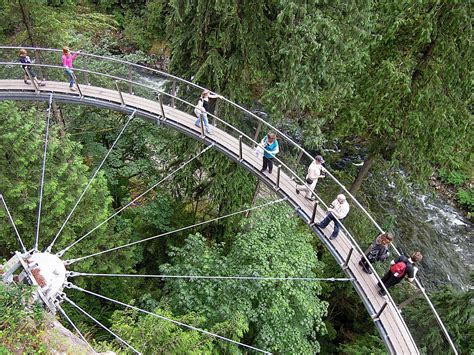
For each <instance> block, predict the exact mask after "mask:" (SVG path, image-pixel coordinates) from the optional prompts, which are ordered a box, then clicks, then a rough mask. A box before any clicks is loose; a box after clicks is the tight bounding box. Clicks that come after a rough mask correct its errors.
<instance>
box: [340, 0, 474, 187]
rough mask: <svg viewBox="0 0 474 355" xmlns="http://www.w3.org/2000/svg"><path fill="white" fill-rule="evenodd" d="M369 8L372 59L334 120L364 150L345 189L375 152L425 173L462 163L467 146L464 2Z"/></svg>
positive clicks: (366, 168)
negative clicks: (372, 22) (372, 15)
mask: <svg viewBox="0 0 474 355" xmlns="http://www.w3.org/2000/svg"><path fill="white" fill-rule="evenodd" d="M374 13H375V17H376V19H377V26H376V28H375V31H376V32H375V34H376V38H378V39H377V41H375V43H374V44H373V45H372V47H371V55H370V58H371V64H370V65H368V67H367V70H366V71H364V73H363V74H362V75H361V77H360V78H359V80H358V84H357V86H356V88H355V92H354V95H353V98H352V99H351V100H349V101H348V102H347V103H346V108H345V110H344V111H343V113H341V114H340V115H339V116H338V117H336V118H335V119H334V122H333V125H334V126H335V127H336V128H338V130H337V134H340V133H341V132H342V133H344V134H345V135H346V136H348V137H360V140H362V141H363V142H364V145H365V146H366V147H367V148H368V151H369V152H368V155H367V157H366V159H365V162H364V165H363V167H362V168H361V170H360V172H359V176H358V177H357V179H356V180H355V181H354V184H353V186H352V191H357V190H358V188H359V187H360V185H361V183H362V181H363V179H364V178H365V176H366V175H367V172H368V171H369V169H370V167H371V166H372V165H373V164H374V163H375V162H376V160H377V158H379V157H383V158H384V159H386V160H388V161H390V162H392V163H393V164H395V165H396V164H399V165H401V166H402V167H403V168H404V169H406V170H407V171H409V172H410V173H412V174H413V175H414V176H417V177H420V178H426V177H427V176H430V175H431V174H432V171H433V166H435V165H440V166H447V167H459V166H462V165H463V164H464V163H465V162H466V161H468V160H469V157H470V154H471V152H472V150H473V149H472V147H473V141H472V139H469V138H470V133H469V132H472V124H473V122H474V121H473V120H472V112H470V106H469V105H470V102H471V91H472V90H471V82H470V73H471V72H472V61H471V60H469V59H468V58H470V53H471V50H470V45H469V43H470V39H471V37H472V31H471V26H470V24H469V19H470V5H469V4H468V3H465V2H458V3H456V2H444V1H430V2H413V1H409V0H407V1H396V2H378V3H377V4H376V6H375V8H374ZM471 164H472V162H471Z"/></svg>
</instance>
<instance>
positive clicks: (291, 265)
mask: <svg viewBox="0 0 474 355" xmlns="http://www.w3.org/2000/svg"><path fill="white" fill-rule="evenodd" d="M241 227H242V232H240V233H239V234H237V235H236V236H235V238H234V241H233V242H232V244H231V245H230V246H228V247H226V246H225V245H217V244H215V243H213V242H211V241H207V240H206V239H204V238H202V237H201V236H200V235H193V236H190V237H188V239H187V240H186V244H185V245H184V247H182V248H175V249H174V251H173V252H172V253H170V255H171V256H172V258H173V263H172V264H171V265H164V266H162V268H161V269H162V272H163V273H166V274H179V275H222V276H237V275H243V276H262V277H263V276H275V277H289V276H293V277H298V276H300V277H315V275H317V273H318V272H319V271H320V270H321V269H322V267H323V265H322V264H321V263H320V262H318V261H317V260H316V258H315V256H314V252H313V249H312V246H311V239H312V236H311V235H310V234H307V233H306V232H303V231H301V230H299V228H298V225H297V220H296V219H295V218H294V216H292V212H289V210H288V209H287V208H286V207H274V208H269V209H267V210H261V211H258V212H254V213H253V214H252V215H251V217H250V218H249V219H248V220H244V221H243V222H242V223H241ZM290 236H291V237H290ZM227 249H228V250H227ZM165 292H166V296H165V298H164V300H163V302H164V303H165V304H170V305H171V307H172V309H174V310H175V312H177V313H178V314H186V313H188V312H197V313H198V314H201V315H204V317H206V318H207V320H208V324H209V325H211V326H212V325H213V324H216V323H220V322H223V321H225V320H227V319H231V318H232V317H233V316H234V315H235V314H242V315H243V316H244V319H245V321H246V322H247V324H248V327H249V330H248V332H246V333H245V334H244V335H243V337H242V339H241V340H242V342H244V343H247V344H253V345H255V346H257V347H260V348H263V349H266V350H269V351H274V352H291V353H312V352H318V351H320V348H319V343H318V341H317V338H318V334H321V333H324V332H325V326H324V324H323V322H322V317H324V315H325V314H326V310H327V304H326V303H325V302H322V301H320V300H319V297H318V295H319V293H320V292H321V286H320V285H319V283H317V282H303V283H295V282H294V281H281V282H275V281H238V280H229V281H215V280H197V281H192V282H190V281H188V280H172V281H171V280H170V281H168V282H167V283H166V291H165Z"/></svg>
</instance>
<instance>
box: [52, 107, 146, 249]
mask: <svg viewBox="0 0 474 355" xmlns="http://www.w3.org/2000/svg"><path fill="white" fill-rule="evenodd" d="M136 112H137V110H133V112H132V114H131V115H130V116H129V117H128V120H127V122H125V125H124V126H123V127H122V130H121V131H120V133H119V134H118V135H117V138H115V140H114V142H113V143H112V146H111V147H110V149H109V150H108V151H107V154H105V156H104V158H103V159H102V161H101V162H100V164H99V166H98V167H97V169H96V170H95V171H94V174H92V177H91V178H90V179H89V182H88V183H87V185H86V187H85V188H84V190H83V191H82V193H81V195H80V196H79V198H78V199H77V201H76V204H75V205H74V207H73V208H72V210H71V212H69V215H68V216H67V217H66V220H65V221H64V223H63V225H62V226H61V228H59V231H58V232H57V233H56V236H55V237H54V239H53V241H52V242H51V244H50V245H49V246H48V248H46V251H48V252H51V249H52V248H53V245H54V243H55V242H56V240H57V239H58V237H59V235H60V234H61V232H62V231H63V229H64V227H65V226H66V224H67V222H68V221H69V219H70V218H71V216H72V214H73V213H74V211H75V210H76V208H77V206H78V205H79V203H80V202H81V200H82V198H83V197H84V195H85V193H86V192H87V190H88V189H89V187H90V186H91V184H92V181H93V180H94V178H95V177H96V175H97V174H98V173H99V170H100V169H101V168H102V165H104V163H105V160H106V159H107V158H108V157H109V155H110V153H111V152H112V149H114V147H115V145H116V144H117V142H118V140H119V139H120V137H121V136H122V134H123V132H124V131H125V129H126V128H127V126H128V124H129V123H130V122H131V120H132V119H133V118H134V117H135V113H136Z"/></svg>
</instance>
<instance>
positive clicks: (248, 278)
mask: <svg viewBox="0 0 474 355" xmlns="http://www.w3.org/2000/svg"><path fill="white" fill-rule="evenodd" d="M67 276H68V277H77V276H101V277H102V276H104V277H135V278H137V277H143V278H156V279H190V280H194V279H196V280H241V281H329V282H338V281H353V279H352V278H336V277H326V278H319V277H265V276H219V275H139V274H94V273H87V272H75V271H71V272H69V273H68V275H67Z"/></svg>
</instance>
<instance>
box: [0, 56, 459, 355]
mask: <svg viewBox="0 0 474 355" xmlns="http://www.w3.org/2000/svg"><path fill="white" fill-rule="evenodd" d="M2 48H3V49H5V48H6V49H12V48H11V47H0V49H2ZM32 50H33V48H32ZM38 50H39V49H38ZM41 51H42V53H46V54H47V53H51V52H52V53H53V54H54V58H56V59H55V61H54V62H52V63H57V57H58V55H59V53H57V52H59V50H48V49H41ZM86 56H89V57H88V58H89V59H90V58H92V59H97V58H99V57H98V56H94V55H86ZM45 57H46V55H45ZM100 59H101V60H109V61H111V62H116V63H114V64H116V65H125V67H126V68H127V70H126V71H125V72H123V71H122V72H121V73H120V74H115V73H112V74H111V73H99V72H96V71H92V70H88V69H85V68H84V67H86V65H85V66H84V67H83V66H81V65H80V64H78V68H77V69H75V71H76V73H77V74H78V75H79V76H83V77H84V79H85V80H84V81H85V82H86V83H87V85H84V84H78V85H77V88H78V90H77V91H75V92H72V91H71V90H70V89H69V86H68V83H66V82H65V78H63V68H62V67H60V66H57V65H49V64H36V65H33V66H35V67H36V68H35V69H36V70H37V71H39V70H42V71H43V75H44V72H46V73H48V74H49V80H48V81H47V85H46V86H44V87H38V86H35V85H26V84H25V83H24V82H23V80H20V79H19V78H22V75H23V73H22V70H21V67H20V66H19V64H18V63H13V62H0V68H2V70H5V69H7V73H9V74H8V75H5V72H2V75H1V76H0V77H1V78H2V79H0V100H35V101H38V100H42V101H48V100H50V98H51V97H52V99H53V100H55V101H58V102H65V103H72V104H81V105H89V106H95V107H100V108H106V109H111V110H115V111H120V112H124V113H127V114H132V113H133V112H134V111H135V112H136V113H135V115H136V116H140V117H143V118H145V119H149V120H153V121H154V122H156V123H157V124H160V125H164V126H167V127H170V128H173V129H176V130H178V131H180V132H182V133H184V134H186V135H188V136H190V137H192V138H194V139H196V140H200V141H202V142H203V143H204V144H205V145H213V148H215V149H216V150H218V151H220V152H222V153H223V154H225V155H226V156H227V157H229V158H230V159H232V160H234V161H235V162H237V163H238V164H240V165H241V166H243V167H244V168H245V169H247V170H248V171H249V172H251V173H252V174H254V175H255V176H257V177H258V179H259V180H260V181H262V182H264V183H265V184H266V185H268V186H269V187H271V188H272V189H274V191H275V192H276V193H277V194H279V195H281V196H282V197H284V198H286V199H287V202H288V203H289V204H290V205H291V206H292V207H293V208H294V209H295V210H296V212H297V214H298V215H299V216H300V217H301V219H302V220H303V221H304V222H305V223H306V224H308V225H309V226H310V227H311V228H312V230H313V231H314V233H315V234H316V235H317V236H318V237H319V238H320V239H321V241H322V242H323V243H324V244H325V245H326V246H327V247H328V249H329V250H330V252H331V254H332V255H333V256H334V258H335V259H336V261H337V262H338V264H339V265H340V266H341V268H342V270H343V271H344V273H345V274H346V275H347V276H348V277H350V278H351V279H352V284H353V286H354V288H355V290H356V291H357V293H358V294H359V296H360V298H361V299H362V301H363V303H364V305H365V307H366V309H367V311H368V313H369V315H370V316H371V317H372V319H373V320H374V322H375V324H376V326H377V328H378V330H379V332H380V334H381V336H382V339H383V340H384V342H385V344H386V347H387V350H388V351H389V352H390V353H397V354H418V353H419V350H418V348H417V345H416V343H415V341H414V339H413V337H412V335H411V333H410V331H409V329H408V327H407V325H406V323H405V321H404V319H403V317H402V315H401V313H400V311H399V309H398V308H397V305H396V304H395V302H394V301H393V299H392V298H391V297H390V295H388V298H387V299H386V298H383V297H381V296H380V295H379V294H378V287H377V285H376V284H377V281H378V280H379V278H378V276H377V273H376V272H374V273H373V274H371V275H369V274H366V273H365V272H363V271H362V269H361V268H360V267H359V266H358V261H359V260H360V257H361V256H362V255H363V252H362V250H361V248H360V247H359V245H358V244H357V242H356V241H355V239H354V238H353V237H352V236H351V233H350V232H349V231H348V230H347V229H346V228H345V227H344V226H343V227H342V230H341V231H340V233H339V236H338V238H337V239H335V240H330V239H329V236H330V234H331V232H332V227H331V226H329V227H328V228H326V229H325V230H324V231H321V230H319V229H318V228H317V227H316V226H315V222H317V221H320V220H321V219H322V218H323V217H324V215H325V209H323V208H322V207H321V206H323V207H327V206H326V204H325V203H324V201H323V200H322V199H321V198H320V197H319V196H317V195H316V196H315V197H316V198H317V202H318V203H316V204H314V203H313V202H310V201H308V200H307V199H305V198H304V194H296V191H295V181H298V183H300V184H303V183H304V181H303V180H302V177H301V176H299V175H298V174H297V173H295V172H294V171H293V169H291V168H290V166H289V165H292V166H293V164H294V163H295V162H296V165H298V163H299V162H300V159H301V158H302V156H303V157H304V156H305V155H308V153H307V152H305V151H304V150H303V149H302V148H301V147H299V146H298V145H297V144H296V143H295V142H293V141H292V140H291V139H290V138H288V137H286V136H285V135H284V134H283V133H281V132H279V131H278V130H277V129H275V127H273V126H271V125H269V124H268V123H266V122H265V121H263V120H262V119H260V118H259V117H257V116H255V115H253V114H252V113H250V112H249V111H247V110H245V109H243V108H241V107H240V106H237V105H235V104H233V103H231V102H230V101H228V100H226V99H223V100H222V101H223V102H224V103H226V104H229V106H228V107H227V106H226V107H225V108H222V107H218V108H217V110H216V111H218V112H221V111H222V112H224V115H225V116H226V117H228V119H223V118H222V116H221V115H218V114H216V115H215V116H214V115H209V116H211V117H210V121H212V120H214V125H215V127H214V129H213V134H212V135H206V134H205V132H204V131H203V130H201V129H200V128H198V127H196V126H195V125H194V121H195V120H196V117H195V116H194V115H192V111H193V108H194V105H195V101H197V98H198V96H199V93H200V90H201V89H202V88H200V87H198V86H196V85H194V84H192V83H189V82H186V81H185V80H182V79H179V78H177V77H173V76H170V75H168V74H165V73H161V72H157V73H159V74H160V75H162V76H164V77H165V80H167V82H166V83H164V84H162V85H161V86H160V87H156V86H150V85H149V84H144V83H143V82H138V81H136V80H134V79H133V72H132V71H131V68H134V69H135V68H136V69H137V70H147V68H144V67H141V66H137V65H134V64H131V63H127V62H122V61H118V60H114V59H109V58H103V57H100ZM43 62H44V60H43ZM79 63H80V62H79ZM92 76H94V77H97V78H98V80H96V81H97V84H96V83H95V82H94V83H93V84H94V85H91V82H93V80H89V79H90V78H91V77H92ZM10 77H14V78H15V79H8V78H10ZM54 79H56V80H54ZM63 80H64V81H63ZM77 81H78V82H79V80H77ZM190 87H191V89H192V90H191V89H189V88H190ZM124 89H128V90H127V91H128V92H124V91H123V90H124ZM141 93H143V95H142V94H141ZM190 101H191V102H190ZM229 107H230V109H229ZM237 112H238V113H239V114H240V115H236V113H237ZM242 113H243V114H244V116H245V117H247V122H244V125H242V124H241V123H239V122H238V119H239V118H241V117H242ZM248 116H250V117H251V120H253V122H252V121H250V123H248V122H249V121H248ZM236 118H237V120H236ZM237 125H240V126H239V127H236V126H237ZM244 126H245V127H244ZM255 126H257V127H255ZM265 126H266V127H265ZM249 127H250V128H249ZM268 130H274V131H277V133H278V137H279V138H278V139H279V140H281V142H280V144H281V148H283V149H285V147H286V150H287V151H288V152H289V153H291V154H289V155H292V156H293V157H294V158H295V159H294V160H293V161H291V159H286V160H285V161H283V160H279V159H277V163H276V165H277V166H276V167H275V168H274V169H273V174H272V175H269V174H267V173H261V172H260V168H261V165H262V162H261V158H257V157H256V156H255V153H254V147H255V144H256V141H257V140H258V135H259V132H266V131H268ZM285 141H287V142H286V143H287V145H285ZM282 143H283V144H282ZM289 155H288V156H289ZM308 156H309V155H308ZM329 177H330V178H331V179H334V181H335V183H337V184H338V185H339V186H340V187H341V188H343V189H344V190H345V191H346V192H347V190H346V189H345V188H344V187H343V186H342V185H341V184H340V183H339V182H338V181H337V180H336V179H335V178H334V177H333V176H332V175H331V174H329ZM349 197H350V198H352V199H353V196H352V195H350V194H349ZM350 202H351V201H350ZM351 204H355V206H357V207H359V208H361V209H362V210H363V211H364V212H365V213H367V212H366V211H365V209H363V207H362V206H361V205H360V203H359V202H358V201H356V200H355V199H353V200H352V202H351ZM353 208H354V206H353ZM367 217H368V218H369V219H370V220H371V221H372V222H373V223H374V225H375V226H376V227H377V228H378V229H379V230H381V229H380V227H379V226H378V225H377V224H376V222H375V221H374V220H373V219H372V217H370V215H368V214H367ZM331 225H332V224H331ZM422 292H423V294H424V295H425V297H426V298H427V296H426V294H425V293H424V290H422ZM427 300H428V302H429V303H430V305H431V302H430V301H429V299H428V298H427ZM431 306H432V305H431ZM432 309H433V311H434V312H435V315H436V317H437V320H438V322H439V324H440V325H441V327H442V330H443V331H444V332H445V335H447V337H448V340H449V341H450V344H452V343H451V340H450V339H449V335H448V334H447V331H446V329H445V328H444V326H443V324H442V322H441V319H440V318H439V316H438V315H437V313H436V311H435V310H434V308H432ZM452 347H453V346H452ZM454 351H455V350H454ZM455 353H456V351H455Z"/></svg>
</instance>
